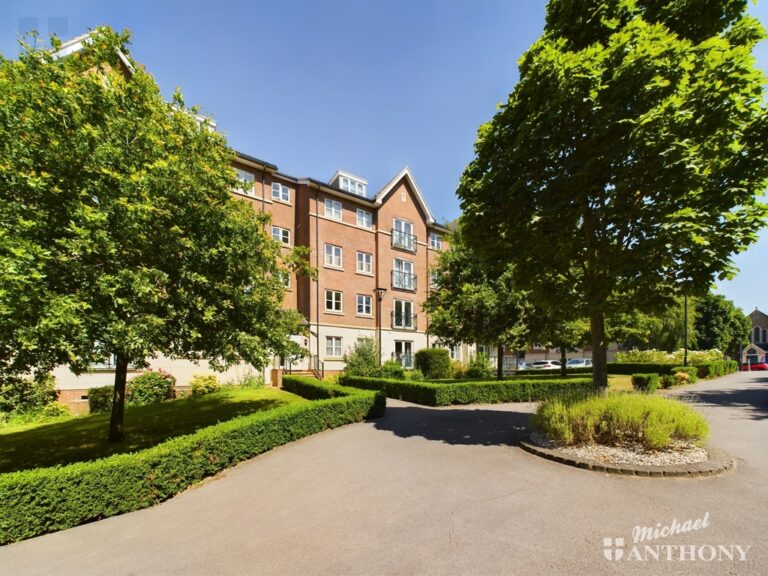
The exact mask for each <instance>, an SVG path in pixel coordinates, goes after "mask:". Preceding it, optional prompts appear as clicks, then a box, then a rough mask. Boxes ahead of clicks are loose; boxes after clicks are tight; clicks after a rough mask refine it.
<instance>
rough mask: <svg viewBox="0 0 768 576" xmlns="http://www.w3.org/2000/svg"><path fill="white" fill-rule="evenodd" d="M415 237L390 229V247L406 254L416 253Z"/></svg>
mask: <svg viewBox="0 0 768 576" xmlns="http://www.w3.org/2000/svg"><path fill="white" fill-rule="evenodd" d="M416 245H417V244H416V236H414V235H413V234H408V233H407V232H402V231H400V230H395V229H394V228H393V229H392V247H393V248H397V249H399V250H405V251H406V252H413V253H414V254H415V253H416Z"/></svg>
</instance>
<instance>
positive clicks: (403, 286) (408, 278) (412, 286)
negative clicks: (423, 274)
mask: <svg viewBox="0 0 768 576" xmlns="http://www.w3.org/2000/svg"><path fill="white" fill-rule="evenodd" d="M392 288H397V289H398V290H408V291H410V292H416V275H415V274H408V273H407V272H401V271H400V270H392Z"/></svg>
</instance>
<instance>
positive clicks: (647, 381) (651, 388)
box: [632, 374, 660, 394]
mask: <svg viewBox="0 0 768 576" xmlns="http://www.w3.org/2000/svg"><path fill="white" fill-rule="evenodd" d="M659 383H660V382H659V375H658V374H632V388H634V389H635V390H637V391H638V392H645V393H646V394H653V393H654V392H656V389H657V388H658V387H659Z"/></svg>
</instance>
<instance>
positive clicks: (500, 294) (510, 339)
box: [422, 228, 529, 373]
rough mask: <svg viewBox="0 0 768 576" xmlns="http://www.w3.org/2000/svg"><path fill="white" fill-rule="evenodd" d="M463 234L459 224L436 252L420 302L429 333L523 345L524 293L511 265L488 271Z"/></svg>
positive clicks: (452, 340) (451, 339)
mask: <svg viewBox="0 0 768 576" xmlns="http://www.w3.org/2000/svg"><path fill="white" fill-rule="evenodd" d="M463 238H464V233H463V231H462V228H460V229H459V230H457V231H455V232H454V233H453V234H452V235H451V236H450V238H449V244H450V250H444V251H443V252H441V253H440V256H439V261H438V266H437V268H436V270H435V271H434V272H435V282H434V285H433V286H432V287H431V288H430V291H429V296H428V297H427V301H426V302H425V303H424V309H425V310H426V311H427V312H428V313H429V331H430V333H431V334H434V335H435V336H437V337H438V338H439V339H440V340H442V341H444V342H447V343H456V342H491V343H493V344H496V345H499V344H503V345H506V346H508V347H513V348H514V347H517V348H524V347H525V343H526V341H527V337H528V334H527V332H528V329H527V326H526V324H525V320H526V317H527V315H528V313H529V309H528V305H527V301H526V295H525V293H523V292H522V291H520V290H519V288H518V287H517V286H516V285H515V283H514V281H513V277H512V270H511V269H506V270H502V271H499V272H493V273H490V272H488V270H487V269H486V268H484V267H482V266H481V265H480V260H479V259H478V258H477V256H476V255H475V254H474V252H473V250H472V249H471V248H470V247H469V246H468V245H467V244H466V243H465V242H464V239H463ZM422 370H423V369H422ZM425 373H426V372H425Z"/></svg>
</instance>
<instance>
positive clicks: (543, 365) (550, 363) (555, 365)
mask: <svg viewBox="0 0 768 576" xmlns="http://www.w3.org/2000/svg"><path fill="white" fill-rule="evenodd" d="M561 366H562V364H560V362H558V361H557V360H536V362H531V363H530V364H528V368H531V369H533V370H559V369H560V367H561Z"/></svg>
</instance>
